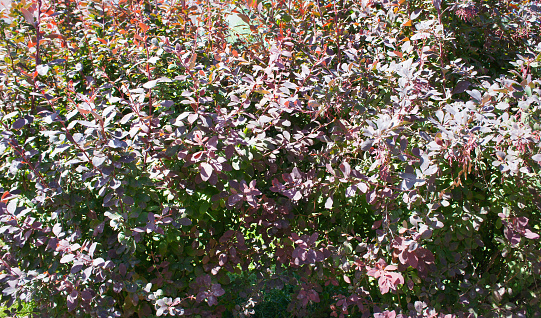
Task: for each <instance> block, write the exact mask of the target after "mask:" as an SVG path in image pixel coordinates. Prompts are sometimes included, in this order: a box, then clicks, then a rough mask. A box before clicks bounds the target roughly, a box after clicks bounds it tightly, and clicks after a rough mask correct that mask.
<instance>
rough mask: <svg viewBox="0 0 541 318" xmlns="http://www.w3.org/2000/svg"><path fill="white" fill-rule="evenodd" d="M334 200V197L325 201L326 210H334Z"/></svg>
mask: <svg viewBox="0 0 541 318" xmlns="http://www.w3.org/2000/svg"><path fill="white" fill-rule="evenodd" d="M332 204H333V199H332V196H330V197H328V198H327V201H325V208H326V209H332Z"/></svg>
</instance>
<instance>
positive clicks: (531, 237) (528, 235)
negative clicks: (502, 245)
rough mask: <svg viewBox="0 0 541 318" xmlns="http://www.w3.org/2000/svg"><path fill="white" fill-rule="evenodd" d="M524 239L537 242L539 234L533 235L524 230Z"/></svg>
mask: <svg viewBox="0 0 541 318" xmlns="http://www.w3.org/2000/svg"><path fill="white" fill-rule="evenodd" d="M524 237H525V238H529V239H531V240H537V239H538V238H539V234H537V233H534V232H532V231H530V230H529V229H526V231H524Z"/></svg>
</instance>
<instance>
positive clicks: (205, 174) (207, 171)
mask: <svg viewBox="0 0 541 318" xmlns="http://www.w3.org/2000/svg"><path fill="white" fill-rule="evenodd" d="M199 170H200V171H201V179H202V180H203V181H207V180H208V179H210V177H211V176H212V171H213V168H212V166H211V165H209V164H208V163H206V162H201V164H199Z"/></svg>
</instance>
